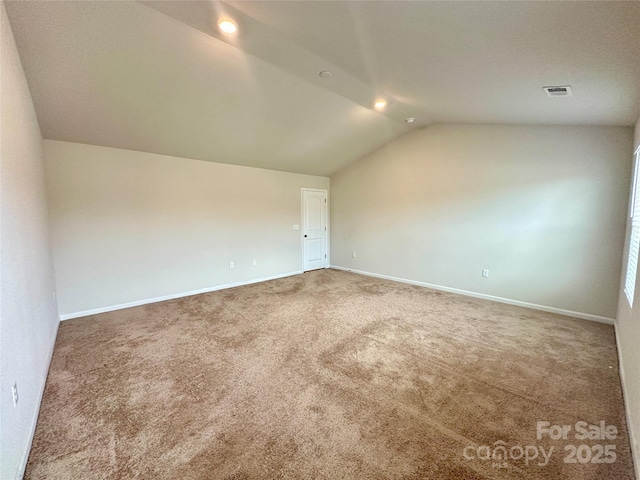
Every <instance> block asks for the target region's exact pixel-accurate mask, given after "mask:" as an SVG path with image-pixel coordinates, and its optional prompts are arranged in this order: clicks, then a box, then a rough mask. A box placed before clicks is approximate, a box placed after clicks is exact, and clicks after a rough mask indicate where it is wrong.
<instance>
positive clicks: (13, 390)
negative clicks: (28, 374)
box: [11, 383, 18, 407]
mask: <svg viewBox="0 0 640 480" xmlns="http://www.w3.org/2000/svg"><path fill="white" fill-rule="evenodd" d="M11 394H12V395H13V406H14V407H17V406H18V384H17V383H14V384H13V387H11Z"/></svg>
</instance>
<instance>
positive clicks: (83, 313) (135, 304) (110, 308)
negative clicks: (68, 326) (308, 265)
mask: <svg viewBox="0 0 640 480" xmlns="http://www.w3.org/2000/svg"><path fill="white" fill-rule="evenodd" d="M301 273H304V272H303V271H302V270H297V271H295V272H287V273H282V274H279V275H273V276H270V277H263V278H256V279H253V280H248V281H246V282H237V283H227V284H223V285H216V286H215V287H207V288H201V289H200V290H193V291H190V292H181V293H173V294H171V295H164V296H162V297H155V298H147V299H144V300H136V301H135V302H127V303H121V304H119V305H110V306H108V307H100V308H93V309H91V310H83V311H81V312H73V313H65V314H64V315H60V320H71V319H72V318H79V317H86V316H89V315H97V314H98V313H106V312H113V311H114V310H122V309H123V308H131V307H139V306H140V305H148V304H149V303H156V302H164V301H166V300H174V299H176V298H183V297H190V296H191V295H199V294H201V293H209V292H215V291H217V290H225V289H227V288H233V287H241V286H243V285H251V284H252V283H260V282H266V281H269V280H276V279H278V278H284V277H291V276H293V275H300V274H301Z"/></svg>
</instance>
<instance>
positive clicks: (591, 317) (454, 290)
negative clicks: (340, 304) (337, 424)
mask: <svg viewBox="0 0 640 480" xmlns="http://www.w3.org/2000/svg"><path fill="white" fill-rule="evenodd" d="M330 268H334V269H336V270H343V271H345V272H352V273H357V274H359V275H366V276H368V277H376V278H383V279H385V280H393V281H395V282H402V283H408V284H411V285H418V286H420V287H427V288H433V289H434V290H442V291H443V292H450V293H457V294H460V295H465V296H467V297H475V298H482V299H484V300H491V301H494V302H498V303H506V304H508V305H516V306H518V307H525V308H531V309H533V310H541V311H543V312H550V313H557V314H559V315H566V316H568V317H575V318H580V319H583V320H591V321H594V322H600V323H606V324H608V325H614V323H615V322H614V320H613V319H612V318H608V317H601V316H599V315H591V314H590V313H581V312H574V311H572V310H564V309H562V308H555V307H547V306H546V305H538V304H536V303H529V302H521V301H519V300H511V299H510V298H502V297H494V296H493V295H486V294H484V293H476V292H470V291H467V290H460V289H457V288H451V287H443V286H441V285H434V284H432V283H425V282H418V281H415V280H409V279H406V278H399V277H392V276H390V275H382V274H379V273H371V272H365V271H363V270H355V269H353V268H346V267H340V266H338V265H331V267H330Z"/></svg>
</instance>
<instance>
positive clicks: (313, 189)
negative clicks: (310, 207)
mask: <svg viewBox="0 0 640 480" xmlns="http://www.w3.org/2000/svg"><path fill="white" fill-rule="evenodd" d="M304 192H322V193H324V194H325V195H326V196H327V203H326V204H325V209H326V212H325V214H326V218H327V239H326V240H327V259H326V262H325V265H324V268H329V266H330V265H331V235H330V234H331V226H330V225H331V221H330V218H329V210H330V209H329V202H330V200H329V190H327V189H324V188H306V187H302V188H301V189H300V226H301V228H300V267H301V268H300V271H301V272H303V273H304V271H305V270H304Z"/></svg>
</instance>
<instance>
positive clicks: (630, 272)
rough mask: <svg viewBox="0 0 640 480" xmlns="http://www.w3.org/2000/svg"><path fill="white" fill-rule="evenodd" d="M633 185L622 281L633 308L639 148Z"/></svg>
mask: <svg viewBox="0 0 640 480" xmlns="http://www.w3.org/2000/svg"><path fill="white" fill-rule="evenodd" d="M633 165H634V167H633V168H634V171H633V184H632V185H631V202H630V205H629V217H630V218H631V234H630V236H629V252H628V257H627V273H626V275H625V279H624V293H625V295H626V296H627V301H628V302H629V306H630V307H633V296H634V293H635V289H636V278H637V276H638V255H640V179H639V178H638V177H639V176H640V146H638V148H637V149H636V151H635V153H634V162H633Z"/></svg>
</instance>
